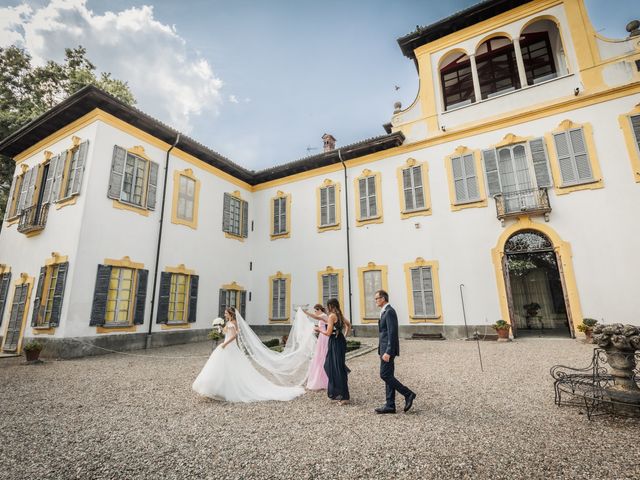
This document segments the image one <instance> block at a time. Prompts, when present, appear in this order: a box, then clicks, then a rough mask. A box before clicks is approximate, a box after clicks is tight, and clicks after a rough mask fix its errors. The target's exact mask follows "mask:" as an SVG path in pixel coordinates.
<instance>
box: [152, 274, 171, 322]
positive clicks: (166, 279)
mask: <svg viewBox="0 0 640 480" xmlns="http://www.w3.org/2000/svg"><path fill="white" fill-rule="evenodd" d="M170 296H171V273H169V272H160V289H159V292H158V316H157V318H156V323H167V322H168V321H169V297H170Z"/></svg>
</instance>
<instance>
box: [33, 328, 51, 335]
mask: <svg viewBox="0 0 640 480" xmlns="http://www.w3.org/2000/svg"><path fill="white" fill-rule="evenodd" d="M31 333H32V334H33V335H55V334H56V328H55V327H40V328H38V327H33V328H32V329H31Z"/></svg>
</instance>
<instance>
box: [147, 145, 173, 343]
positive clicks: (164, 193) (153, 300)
mask: <svg viewBox="0 0 640 480" xmlns="http://www.w3.org/2000/svg"><path fill="white" fill-rule="evenodd" d="M179 141H180V134H179V133H178V135H176V141H175V142H173V145H171V148H169V150H167V159H166V161H165V162H164V185H163V186H162V205H161V206H160V228H159V229H158V246H157V249H156V265H155V269H154V271H153V290H152V291H151V314H150V315H149V332H148V334H147V342H146V345H145V348H149V347H150V346H151V329H152V328H153V318H154V315H153V313H154V311H155V304H156V287H157V285H158V264H159V263H160V245H161V244H162V226H163V224H164V205H165V202H166V200H167V178H168V177H169V158H170V154H171V150H173V149H174V148H175V146H176V145H177V144H178V142H179Z"/></svg>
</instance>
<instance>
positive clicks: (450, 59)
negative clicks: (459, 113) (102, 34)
mask: <svg viewBox="0 0 640 480" xmlns="http://www.w3.org/2000/svg"><path fill="white" fill-rule="evenodd" d="M443 64H444V66H443V67H442V68H441V69H440V81H441V83H442V97H443V99H444V109H445V110H451V109H452V108H455V107H461V106H463V105H468V104H470V103H473V102H475V101H476V98H475V92H474V90H473V74H472V72H471V61H470V59H469V56H468V55H467V54H466V53H461V52H454V53H452V54H450V55H448V56H447V57H446V58H445V59H444V62H443Z"/></svg>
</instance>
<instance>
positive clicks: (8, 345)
mask: <svg viewBox="0 0 640 480" xmlns="http://www.w3.org/2000/svg"><path fill="white" fill-rule="evenodd" d="M28 292H29V284H28V283H24V284H22V285H16V288H15V290H14V293H13V301H12V302H11V312H10V314H9V324H8V325H7V329H6V330H5V336H4V343H3V344H2V350H3V351H4V352H15V351H17V350H18V343H19V341H20V333H21V331H22V322H23V320H24V315H25V310H26V306H27V305H26V303H27V294H28Z"/></svg>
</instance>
